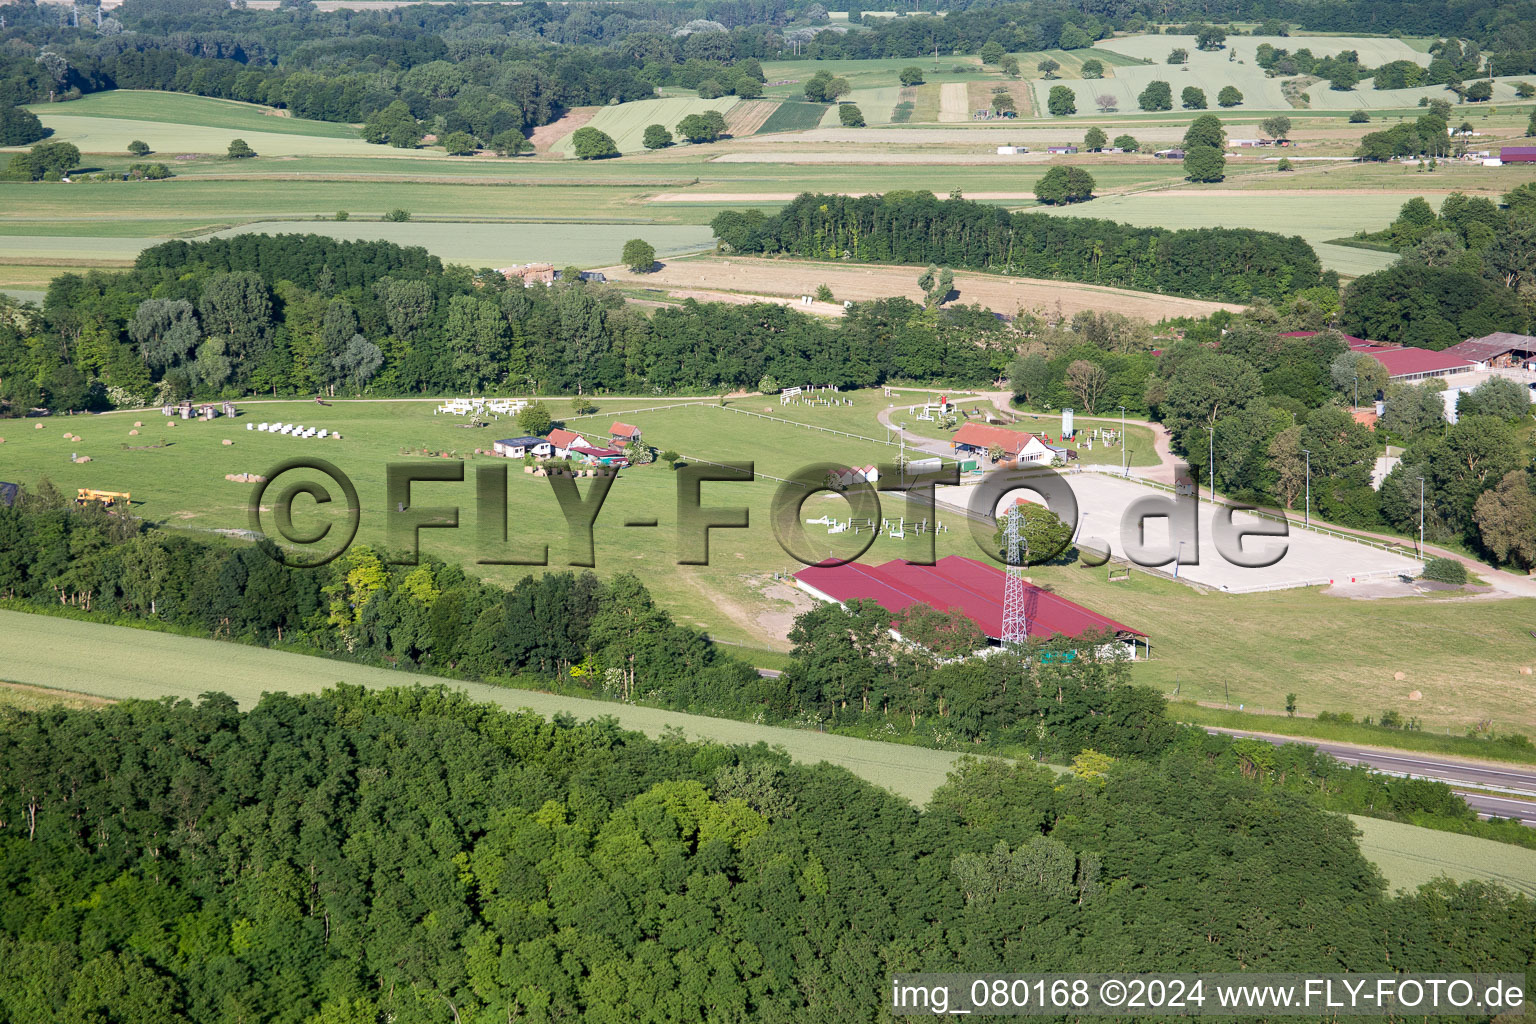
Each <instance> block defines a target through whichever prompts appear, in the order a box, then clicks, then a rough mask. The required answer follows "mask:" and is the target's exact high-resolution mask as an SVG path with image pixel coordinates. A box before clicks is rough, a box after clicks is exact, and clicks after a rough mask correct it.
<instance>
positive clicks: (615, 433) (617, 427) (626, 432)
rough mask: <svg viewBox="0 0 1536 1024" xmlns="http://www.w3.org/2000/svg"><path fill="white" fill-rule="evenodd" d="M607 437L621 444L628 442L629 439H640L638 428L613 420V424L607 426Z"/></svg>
mask: <svg viewBox="0 0 1536 1024" xmlns="http://www.w3.org/2000/svg"><path fill="white" fill-rule="evenodd" d="M608 439H609V440H610V441H613V442H615V443H616V444H618V445H621V446H622V445H626V444H629V443H630V442H631V441H638V440H640V428H639V427H637V426H634V425H632V424H629V423H620V422H618V421H617V420H615V421H614V424H613V426H611V427H609V428H608Z"/></svg>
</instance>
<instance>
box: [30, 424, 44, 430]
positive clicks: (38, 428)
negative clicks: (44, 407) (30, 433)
mask: <svg viewBox="0 0 1536 1024" xmlns="http://www.w3.org/2000/svg"><path fill="white" fill-rule="evenodd" d="M32 429H33V430H42V429H43V425H42V424H41V423H39V424H38V425H37V426H35V427H33V428H32Z"/></svg>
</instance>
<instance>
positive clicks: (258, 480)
mask: <svg viewBox="0 0 1536 1024" xmlns="http://www.w3.org/2000/svg"><path fill="white" fill-rule="evenodd" d="M266 482H267V478H266V477H264V476H262V475H261V474H260V473H252V474H251V483H255V484H264V483H266Z"/></svg>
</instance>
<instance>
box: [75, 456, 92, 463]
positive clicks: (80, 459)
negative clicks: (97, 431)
mask: <svg viewBox="0 0 1536 1024" xmlns="http://www.w3.org/2000/svg"><path fill="white" fill-rule="evenodd" d="M75 461H76V462H90V461H91V457H90V456H89V455H82V456H80V457H79V458H77V459H75Z"/></svg>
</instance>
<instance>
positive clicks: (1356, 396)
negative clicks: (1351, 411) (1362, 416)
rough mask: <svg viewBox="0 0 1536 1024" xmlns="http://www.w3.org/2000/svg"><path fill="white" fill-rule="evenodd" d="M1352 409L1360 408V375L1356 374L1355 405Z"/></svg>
mask: <svg viewBox="0 0 1536 1024" xmlns="http://www.w3.org/2000/svg"><path fill="white" fill-rule="evenodd" d="M1354 407H1355V408H1356V409H1358V408H1360V375H1359V374H1358V373H1357V374H1355V405H1354Z"/></svg>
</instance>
